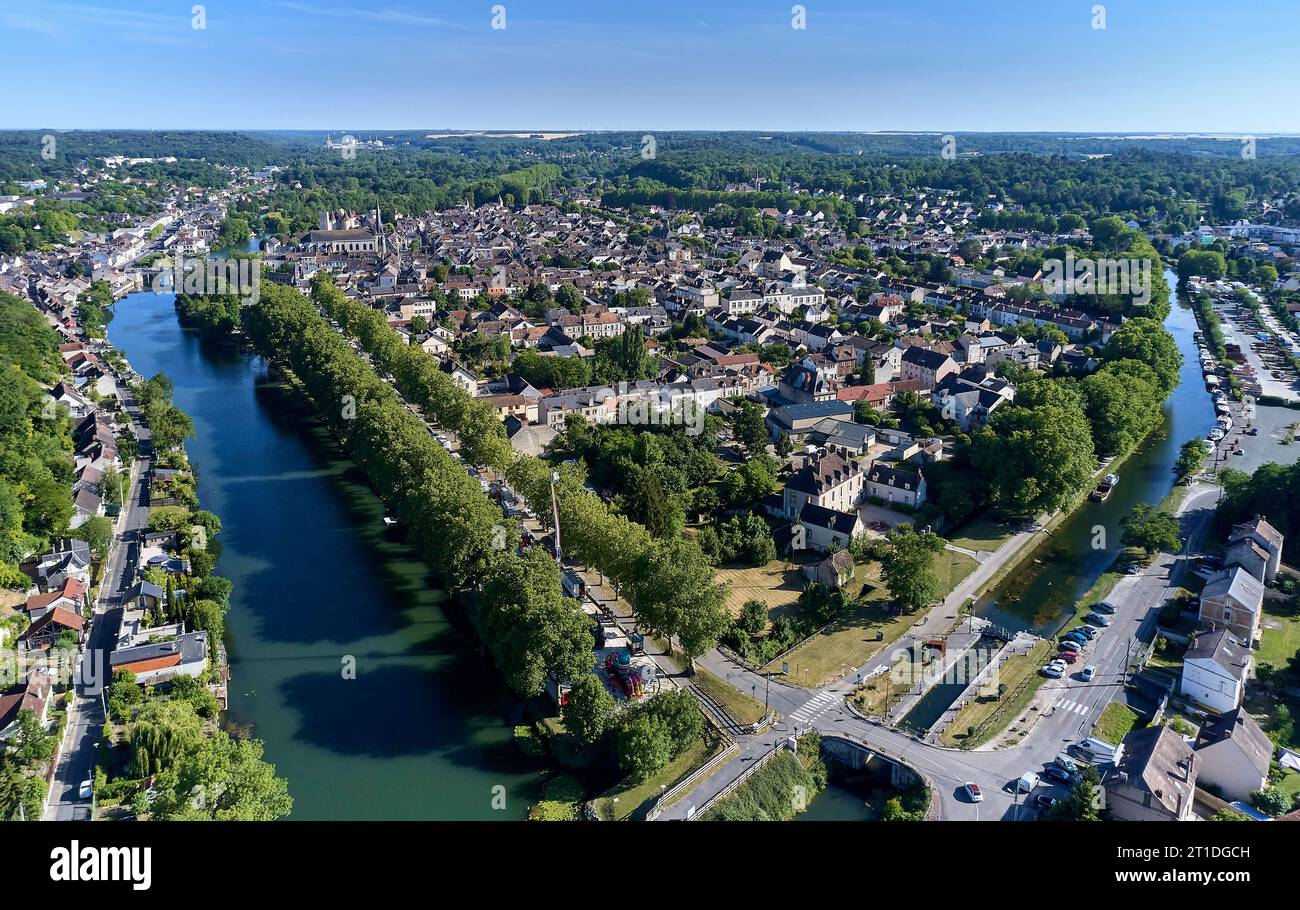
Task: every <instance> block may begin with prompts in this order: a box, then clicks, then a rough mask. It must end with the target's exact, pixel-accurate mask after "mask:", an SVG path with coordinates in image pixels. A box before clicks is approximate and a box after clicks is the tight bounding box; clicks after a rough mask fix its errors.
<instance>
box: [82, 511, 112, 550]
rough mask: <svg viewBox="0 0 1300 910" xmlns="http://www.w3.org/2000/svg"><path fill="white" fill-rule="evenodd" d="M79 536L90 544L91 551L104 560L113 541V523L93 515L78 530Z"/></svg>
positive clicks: (100, 516) (101, 516)
mask: <svg viewBox="0 0 1300 910" xmlns="http://www.w3.org/2000/svg"><path fill="white" fill-rule="evenodd" d="M77 536H78V537H80V538H81V539H82V540H84V541H85V542H86V543H88V544H90V549H91V550H92V551H93V552H94V553H95V554H96V555H97V556H98V557H100V558H101V559H102V558H103V556H104V554H105V553H107V552H108V545H109V544H110V543H112V541H113V522H111V521H110V520H109V519H107V518H105V517H104V516H103V515H93V516H91V517H90V518H87V519H86V520H85V521H84V522H82V523H81V525H80V527H78V528H77Z"/></svg>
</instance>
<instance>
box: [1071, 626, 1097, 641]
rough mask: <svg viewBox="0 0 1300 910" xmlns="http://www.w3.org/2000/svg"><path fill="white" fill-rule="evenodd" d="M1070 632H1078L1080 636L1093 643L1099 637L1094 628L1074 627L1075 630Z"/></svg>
mask: <svg viewBox="0 0 1300 910" xmlns="http://www.w3.org/2000/svg"><path fill="white" fill-rule="evenodd" d="M1070 631H1071V632H1078V633H1079V634H1080V635H1082V636H1083V637H1084V638H1086V639H1088V641H1092V640H1093V639H1094V638H1096V637H1097V635H1098V632H1097V630H1096V629H1094V628H1093V627H1092V626H1075V627H1074V628H1073V629H1071V630H1070Z"/></svg>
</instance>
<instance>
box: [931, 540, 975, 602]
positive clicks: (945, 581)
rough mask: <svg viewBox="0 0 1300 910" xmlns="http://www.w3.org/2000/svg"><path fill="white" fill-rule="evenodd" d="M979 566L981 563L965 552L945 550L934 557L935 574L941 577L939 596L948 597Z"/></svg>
mask: <svg viewBox="0 0 1300 910" xmlns="http://www.w3.org/2000/svg"><path fill="white" fill-rule="evenodd" d="M978 568H979V563H978V562H976V561H975V559H974V558H972V557H970V556H967V555H966V554H965V553H954V552H953V551H952V550H943V551H941V552H939V553H937V554H935V557H934V574H935V575H937V576H938V577H939V597H941V598H943V597H947V596H948V595H949V594H951V593H952V589H953V588H955V587H957V585H959V584H961V583H962V582H963V581H964V580H965V579H966V576H968V575H970V573H972V572H974V571H975V570H976V569H978Z"/></svg>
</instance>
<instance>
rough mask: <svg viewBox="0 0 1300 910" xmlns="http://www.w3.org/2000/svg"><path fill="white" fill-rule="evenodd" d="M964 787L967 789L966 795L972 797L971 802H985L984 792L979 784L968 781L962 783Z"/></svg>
mask: <svg viewBox="0 0 1300 910" xmlns="http://www.w3.org/2000/svg"><path fill="white" fill-rule="evenodd" d="M962 789H963V790H965V791H966V796H967V797H968V798H969V799H970V801H971V802H973V803H982V802H984V794H983V793H981V792H980V788H979V784H976V783H972V782H971V781H966V783H964V784H962Z"/></svg>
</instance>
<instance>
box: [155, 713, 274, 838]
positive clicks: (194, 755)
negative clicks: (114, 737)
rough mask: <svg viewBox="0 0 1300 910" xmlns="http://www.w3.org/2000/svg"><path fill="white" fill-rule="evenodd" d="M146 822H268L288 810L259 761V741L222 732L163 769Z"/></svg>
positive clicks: (269, 772)
mask: <svg viewBox="0 0 1300 910" xmlns="http://www.w3.org/2000/svg"><path fill="white" fill-rule="evenodd" d="M153 790H154V792H155V794H156V795H155V796H154V797H153V799H152V800H150V801H149V802H148V804H147V805H148V813H149V817H150V818H153V819H158V820H176V821H274V820H276V819H278V818H284V817H285V816H286V815H288V814H289V813H290V812H291V811H292V809H293V797H291V796H290V795H289V787H288V784H287V783H286V782H285V781H284V779H283V778H280V777H277V776H276V774H275V766H274V765H270V764H268V763H266V762H265V761H263V760H262V741H261V740H257V739H233V738H231V737H230V735H229V734H227V733H226V732H225V731H224V730H218V731H217V732H215V733H214V734H212V736H210V737H208V738H206V739H204V740H202V742H201V743H200V745H199V746H198V747H197V748H195V749H193V750H191V751H189V752H187V753H185V754H184V755H182V756H180V757H179V758H178V759H177V760H175V761H174V762H173V763H172V764H171V765H170V766H168V767H166V768H164V769H163V770H162V771H161V772H160V773H159V774H158V776H157V778H156V779H155V781H154V785H153Z"/></svg>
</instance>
